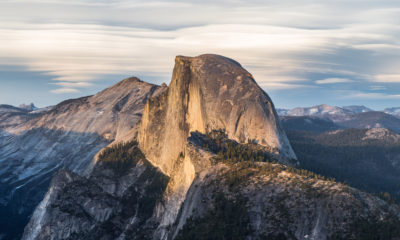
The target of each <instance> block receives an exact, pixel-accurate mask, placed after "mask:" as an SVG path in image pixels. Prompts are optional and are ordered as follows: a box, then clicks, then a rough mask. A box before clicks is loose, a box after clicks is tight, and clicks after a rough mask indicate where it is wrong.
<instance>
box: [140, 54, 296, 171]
mask: <svg viewBox="0 0 400 240" xmlns="http://www.w3.org/2000/svg"><path fill="white" fill-rule="evenodd" d="M212 129H225V131H226V133H227V134H228V136H229V138H231V139H234V140H237V141H238V142H247V141H248V140H255V141H256V142H257V143H258V144H260V145H263V146H265V147H266V148H268V149H269V150H270V151H271V152H274V153H276V154H277V155H279V156H280V157H281V161H282V162H284V163H291V160H295V159H296V156H295V154H294V153H293V150H292V149H291V147H290V144H289V142H288V140H287V138H286V135H285V133H284V131H283V130H282V128H281V125H280V123H279V120H278V118H277V114H276V112H275V109H274V106H273V103H272V101H271V99H270V98H269V97H268V95H267V94H266V93H265V92H264V91H263V90H262V89H261V88H260V87H259V86H258V85H257V83H256V82H255V80H254V79H253V77H252V75H251V74H250V73H249V72H247V71H246V70H245V69H244V68H242V67H241V65H240V64H239V63H237V62H235V61H234V60H232V59H229V58H225V57H222V56H218V55H201V56H199V57H182V56H178V57H176V59H175V67H174V71H173V75H172V80H171V84H170V86H169V88H168V90H167V91H166V92H165V93H164V94H162V95H160V96H159V97H157V98H154V99H151V100H150V101H149V102H148V104H147V105H146V106H145V110H144V113H143V119H142V125H141V129H140V131H139V143H140V146H141V148H142V149H143V151H144V153H145V154H146V156H147V158H148V159H149V160H150V161H152V162H153V163H154V164H155V165H157V166H159V167H160V168H161V169H162V170H163V171H164V172H165V173H167V174H169V173H170V172H171V171H172V169H173V165H174V161H175V160H176V159H177V157H178V155H179V153H180V152H182V151H183V149H184V146H185V143H186V139H187V138H188V137H189V133H190V132H193V131H199V132H202V133H205V132H206V131H207V130H212ZM293 162H296V161H293ZM293 162H292V163H293Z"/></svg>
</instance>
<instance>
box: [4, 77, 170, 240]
mask: <svg viewBox="0 0 400 240" xmlns="http://www.w3.org/2000/svg"><path fill="white" fill-rule="evenodd" d="M163 89H164V88H163V87H159V86H155V85H152V84H148V83H145V82H142V81H140V80H139V79H137V78H128V79H125V80H123V81H121V82H119V83H118V84H116V85H114V86H112V87H110V88H108V89H106V90H104V91H102V92H100V93H98V94H96V95H94V96H90V97H84V98H80V99H73V100H67V101H65V102H62V103H60V104H58V105H56V106H54V107H53V108H52V109H51V110H49V111H47V112H44V113H40V114H30V113H28V112H21V111H20V112H16V113H13V114H11V113H10V111H8V112H5V111H3V112H4V114H3V113H0V120H1V124H0V182H1V183H0V216H4V217H0V235H1V234H2V233H6V234H7V235H6V236H7V237H9V231H10V230H17V229H18V228H19V229H20V231H22V229H23V225H24V224H25V223H26V221H27V217H28V216H29V215H30V213H31V211H32V210H33V208H34V207H35V206H36V205H37V203H39V201H40V200H41V199H42V198H43V195H44V193H45V191H46V190H47V186H48V184H49V182H50V179H51V177H52V176H53V175H54V173H55V172H56V171H57V170H58V169H59V168H67V169H70V170H73V171H74V172H77V173H82V172H83V171H84V170H85V169H86V167H87V166H88V164H89V163H91V161H92V159H93V157H94V156H95V155H96V153H97V152H98V151H99V150H100V149H102V148H103V147H105V146H106V145H108V144H110V143H111V142H113V141H119V140H121V139H125V138H130V137H133V136H135V132H136V131H137V127H136V126H137V123H138V122H139V121H140V119H141V115H142V111H143V108H144V105H145V103H146V101H147V99H148V98H149V97H151V96H154V95H157V94H159V93H160V92H162V91H163ZM18 224H21V225H18ZM8 225H10V226H12V228H11V227H7V226H8Z"/></svg>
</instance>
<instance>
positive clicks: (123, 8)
mask: <svg viewBox="0 0 400 240" xmlns="http://www.w3.org/2000/svg"><path fill="white" fill-rule="evenodd" d="M399 15H400V4H399V3H398V2H397V1H388V0H386V1H385V0H383V1H371V0H367V1H361V0H347V1H344V0H343V1H342V0H335V1H330V0H328V1H317V0H303V1H302V0H289V1H284V3H282V1H279V2H277V1H261V0H260V1H257V0H251V1H240V0H236V1H207V0H206V1H195V0H193V1H127V0H126V1H125V0H120V1H118V0H114V1H105V0H104V1H91V0H77V1H60V0H36V1H34V0H29V1H28V0H5V1H4V0H3V1H2V2H0V65H1V66H2V67H1V68H0V69H7V66H13V67H17V68H19V69H24V71H28V72H36V73H40V74H41V75H42V76H44V78H45V79H47V80H48V81H47V84H48V86H47V87H46V89H48V90H46V91H47V93H48V94H49V95H51V94H60V95H62V97H63V98H67V97H72V96H76V94H79V93H80V94H84V93H86V92H94V91H95V90H97V89H99V88H100V86H105V85H110V84H112V83H114V82H115V81H116V80H118V79H116V77H117V76H118V77H119V76H129V75H138V76H140V77H142V78H143V79H144V80H150V81H152V82H155V83H161V82H168V81H169V78H170V74H171V71H172V66H173V58H174V56H175V55H199V54H203V53H217V54H222V55H225V56H228V57H231V58H234V59H235V60H237V61H239V62H241V63H242V65H244V66H245V67H246V68H247V69H248V70H249V71H251V72H252V73H253V75H254V76H255V78H256V80H257V81H258V83H259V84H260V85H261V86H262V87H263V88H264V89H265V90H266V91H267V92H268V93H269V94H270V95H272V97H273V99H274V100H275V102H276V103H277V105H279V106H283V107H286V106H287V107H292V106H295V105H312V104H318V103H323V102H324V103H329V104H338V105H339V104H346V103H349V104H366V105H369V106H371V107H377V108H379V107H381V106H397V105H400V102H399V103H396V102H393V101H392V100H393V99H398V95H399V93H400V66H399V65H400V40H399V39H400V18H399V17H398V16H399ZM2 81H6V79H5V78H0V82H2ZM41 83H43V81H41ZM27 84H28V85H29V84H35V80H31V81H29V83H27ZM355 89H356V90H357V92H354V91H355ZM388 89H389V90H388ZM0 91H1V90H0ZM0 93H1V92H0ZM33 94H34V93H32V95H33ZM74 94H75V95H74ZM50 99H51V97H49V103H48V104H54V102H51V100H50ZM8 100H9V99H7V98H2V97H1V96H0V102H7V101H8ZM10 101H11V100H9V102H10Z"/></svg>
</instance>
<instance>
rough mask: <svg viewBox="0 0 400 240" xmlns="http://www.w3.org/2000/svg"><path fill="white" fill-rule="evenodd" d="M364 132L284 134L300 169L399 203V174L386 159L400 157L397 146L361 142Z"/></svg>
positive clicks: (361, 130) (355, 130)
mask: <svg viewBox="0 0 400 240" xmlns="http://www.w3.org/2000/svg"><path fill="white" fill-rule="evenodd" d="M365 132H366V130H365V129H347V130H343V131H341V132H339V133H336V134H330V133H321V134H315V133H311V132H297V131H287V134H288V137H289V140H290V142H291V145H292V147H293V149H294V151H295V153H296V155H297V157H298V159H299V161H300V165H301V167H302V168H305V169H307V170H309V171H312V172H316V173H318V174H321V175H324V176H326V177H328V178H335V179H336V180H338V181H341V182H345V183H347V184H349V185H351V186H353V187H356V188H359V189H362V190H364V191H368V192H371V193H380V192H387V193H389V194H390V196H391V197H390V199H391V201H393V200H395V199H399V198H400V195H399V194H400V170H399V168H396V167H394V166H393V165H392V163H391V162H390V159H391V158H392V159H395V157H396V156H399V155H400V144H397V143H393V142H392V141H389V140H388V141H386V140H376V139H368V140H362V138H363V137H364V136H365ZM384 199H387V198H384Z"/></svg>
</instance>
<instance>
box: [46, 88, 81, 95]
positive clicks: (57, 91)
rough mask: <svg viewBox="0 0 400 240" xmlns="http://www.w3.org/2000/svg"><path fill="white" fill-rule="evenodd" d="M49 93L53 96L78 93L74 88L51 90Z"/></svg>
mask: <svg viewBox="0 0 400 240" xmlns="http://www.w3.org/2000/svg"><path fill="white" fill-rule="evenodd" d="M51 92H52V93H55V94H65V93H79V90H78V89H75V88H57V89H54V90H51Z"/></svg>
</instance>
